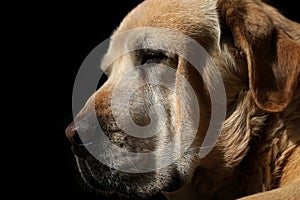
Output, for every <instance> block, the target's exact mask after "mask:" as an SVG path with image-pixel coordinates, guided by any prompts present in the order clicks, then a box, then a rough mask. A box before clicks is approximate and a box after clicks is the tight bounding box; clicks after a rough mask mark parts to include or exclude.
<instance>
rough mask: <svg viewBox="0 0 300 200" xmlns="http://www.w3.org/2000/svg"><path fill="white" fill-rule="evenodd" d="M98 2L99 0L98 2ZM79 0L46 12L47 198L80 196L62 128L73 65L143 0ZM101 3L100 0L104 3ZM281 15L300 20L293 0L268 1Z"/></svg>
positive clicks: (68, 104)
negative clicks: (48, 100) (47, 47)
mask: <svg viewBox="0 0 300 200" xmlns="http://www.w3.org/2000/svg"><path fill="white" fill-rule="evenodd" d="M99 2H100V3H99ZM99 2H98V4H92V3H90V2H86V1H82V2H79V3H72V4H65V5H61V4H55V5H54V4H52V5H49V7H50V8H51V9H50V12H49V11H48V13H47V16H48V20H49V21H48V22H49V25H50V26H49V34H48V35H49V36H48V37H47V40H48V41H50V43H51V44H49V45H50V46H49V47H50V60H49V63H51V66H50V68H49V69H47V71H46V73H47V77H49V79H47V86H49V88H48V91H49V92H48V94H47V95H48V97H49V98H50V100H51V101H50V104H49V107H48V111H47V112H48V113H49V114H48V116H49V119H48V121H47V123H48V124H50V125H47V150H48V153H49V156H48V158H47V159H48V165H47V167H48V174H49V175H50V176H49V178H48V179H47V180H45V181H46V182H47V183H48V184H49V186H48V184H47V187H46V186H45V187H44V188H45V189H46V191H45V194H46V195H45V196H46V197H51V198H61V197H64V196H65V197H67V199H84V197H83V195H82V193H81V192H80V190H79V189H78V186H77V184H76V179H75V177H74V166H75V160H74V157H73V155H72V154H71V149H70V144H69V142H68V141H67V139H66V138H65V135H64V129H65V128H66V126H67V125H68V124H69V123H70V122H71V121H72V110H71V104H72V99H71V95H72V87H73V83H74V80H75V76H76V73H77V70H78V69H79V67H80V65H81V63H82V61H83V60H84V58H85V57H86V56H87V55H88V53H89V52H90V51H91V50H92V49H93V48H94V47H96V46H97V45H98V44H99V43H101V42H102V41H103V40H105V39H107V38H108V37H109V36H110V34H111V32H112V31H113V30H114V29H115V28H116V27H117V25H118V24H119V23H120V21H121V20H122V18H123V17H124V16H125V15H126V14H127V13H128V11H129V10H131V9H132V8H133V7H135V6H136V5H137V4H138V3H139V2H141V0H106V1H99ZM102 2H103V3H102ZM268 2H269V3H271V4H272V5H274V6H275V7H277V8H278V9H279V10H280V11H281V12H282V13H283V14H284V15H285V16H287V17H289V18H290V19H293V20H296V21H298V22H300V14H298V10H297V8H298V6H297V5H296V1H293V0H285V1H282V0H273V1H272V0H268Z"/></svg>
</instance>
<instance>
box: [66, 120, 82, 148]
mask: <svg viewBox="0 0 300 200" xmlns="http://www.w3.org/2000/svg"><path fill="white" fill-rule="evenodd" d="M65 132H66V136H67V138H68V139H69V140H70V142H71V143H72V144H82V142H81V140H80V137H79V135H78V132H77V129H76V126H75V123H74V122H72V123H71V124H70V125H69V126H68V127H67V128H66V130H65Z"/></svg>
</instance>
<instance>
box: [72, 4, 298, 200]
mask: <svg viewBox="0 0 300 200" xmlns="http://www.w3.org/2000/svg"><path fill="white" fill-rule="evenodd" d="M249 2H250V1H249ZM247 3H248V2H247ZM247 3H244V4H243V3H242V4H241V5H240V6H236V7H234V8H230V6H229V5H227V4H226V2H225V3H223V2H222V1H220V2H217V1H214V0H201V1H199V0H197V1H193V0H190V1H189V0H187V1H178V0H168V1H164V0H148V1H144V2H143V3H142V4H140V5H139V6H138V7H137V8H135V9H134V10H133V11H132V12H130V13H129V14H128V16H127V17H126V18H125V19H124V20H123V22H122V23H121V25H120V26H119V28H118V29H117V30H116V32H115V33H114V34H113V36H112V37H111V42H110V47H109V49H108V52H107V54H106V56H105V57H104V58H103V60H102V66H101V67H102V70H103V71H104V72H105V73H106V74H107V76H108V80H107V81H106V82H105V83H104V85H103V86H102V87H101V88H100V89H99V90H97V91H96V92H95V93H94V94H93V96H92V97H91V98H90V99H89V100H88V102H87V104H86V105H85V107H84V108H83V109H82V110H81V112H80V113H79V114H78V115H77V116H76V118H75V119H74V123H73V124H71V125H70V126H69V127H68V128H67V131H66V133H67V136H68V137H69V138H70V140H71V141H73V144H74V145H73V152H74V154H75V156H76V159H77V163H78V168H79V171H80V173H81V176H82V178H83V180H84V181H85V183H86V184H87V185H89V186H90V187H91V188H93V189H94V190H98V191H100V192H103V193H105V194H106V195H107V196H110V195H112V194H115V193H117V194H119V195H120V196H122V197H123V198H126V197H128V198H131V199H132V198H136V199H146V198H151V197H153V196H155V195H157V194H159V193H161V192H168V191H174V190H176V189H178V188H179V187H180V186H182V185H184V184H185V183H187V182H190V181H191V180H192V178H193V176H194V172H195V169H196V168H197V167H199V166H203V167H209V166H210V165H212V163H213V162H212V161H211V160H214V161H216V160H217V161H216V162H219V161H220V160H222V159H224V158H223V156H224V155H222V153H220V149H218V147H220V145H219V146H218V145H217V146H216V147H215V148H214V149H212V152H211V153H210V154H209V155H208V156H206V158H205V159H201V156H199V153H200V146H201V144H202V143H203V140H204V138H205V136H206V133H207V130H208V128H209V122H210V119H211V116H212V110H211V109H212V107H213V106H212V105H213V103H212V102H213V101H212V100H210V95H211V94H210V92H209V85H214V84H216V83H217V82H220V80H216V79H213V78H209V76H210V74H214V70H216V69H215V68H213V66H209V65H210V64H208V66H207V67H206V68H205V72H204V73H201V74H200V73H199V72H198V71H197V70H196V69H195V67H194V66H193V65H192V63H191V62H189V60H187V59H186V58H184V55H187V54H190V53H191V52H193V51H194V49H193V48H190V47H191V42H190V40H188V39H186V38H185V37H184V36H187V37H188V38H191V39H192V40H193V41H196V42H197V43H199V45H201V46H202V47H203V48H204V49H205V50H206V52H207V55H208V56H209V58H208V57H207V58H206V59H211V63H212V65H215V66H216V67H217V70H218V71H219V72H220V74H221V78H222V83H223V84H224V86H225V89H226V95H225V96H219V97H218V98H220V100H221V101H223V104H224V105H225V106H226V107H225V108H226V109H225V112H226V113H227V117H228V116H230V114H231V113H233V112H234V110H235V109H236V105H237V104H238V103H239V101H242V100H243V99H241V98H240V94H241V93H242V92H248V93H249V94H248V95H246V96H248V97H249V99H250V100H249V101H251V102H252V101H253V104H255V105H256V107H257V109H261V110H263V111H266V112H280V111H281V110H282V109H284V108H285V107H286V106H287V104H288V102H289V100H290V98H291V95H292V93H293V91H294V90H295V87H296V86H297V82H298V81H299V67H298V68H293V66H292V67H291V71H290V70H288V68H289V64H287V68H285V69H282V68H280V67H276V66H277V65H276V63H275V61H274V62H270V60H268V59H266V58H265V56H269V55H267V54H270V52H273V50H274V49H271V48H273V45H276V44H275V41H274V42H273V41H271V40H273V39H275V38H274V37H277V35H278V34H279V33H276V34H277V35H275V31H274V30H273V29H274V27H272V26H273V25H272V24H271V23H268V20H269V19H268V18H267V19H264V17H266V16H265V15H263V14H261V19H262V20H261V21H260V22H259V21H258V22H256V23H257V24H247V23H248V22H247V18H246V17H245V16H246V15H245V16H243V17H241V16H240V15H242V14H241V13H239V12H235V11H234V9H247V7H246V5H247ZM243 6H245V7H243ZM229 8H230V9H229ZM252 9H254V10H255V9H257V10H258V11H259V12H257V13H261V10H260V9H259V5H256V4H254V7H253V8H252ZM229 12H231V13H230V14H229ZM253 12H254V11H251V13H248V14H249V15H251V14H253ZM257 13H256V14H257ZM234 15H236V16H235V18H234V17H233V16H234ZM251 17H253V16H251ZM239 19H243V20H245V22H240V21H239ZM235 20H237V21H239V23H245V24H246V25H244V24H243V25H241V24H238V22H235ZM220 21H223V22H224V24H220ZM259 23H260V24H259ZM257 26H261V27H264V29H263V30H255V28H257ZM149 27H150V28H149ZM151 27H152V28H153V29H152V28H151ZM133 29H136V30H138V31H131V30H133ZM160 30H162V32H160ZM176 31H178V32H180V33H181V34H177V32H176ZM253 31H255V33H254V32H253ZM260 31H261V32H263V33H260ZM252 33H253V35H252ZM268 34H269V35H268ZM183 35H184V36H183ZM262 35H263V37H264V38H260V37H261V36H262ZM271 35H272V36H271ZM270 38H271V39H270ZM255 39H256V40H257V41H254V42H253V41H250V40H255ZM277 40H278V39H276V41H277ZM261 43H264V44H261ZM269 43H270V44H269ZM261 45H263V46H264V48H267V49H265V50H267V51H268V52H267V53H264V52H262V50H261V49H260V46H261ZM280 45H281V46H278V48H283V47H284V46H291V47H292V48H295V49H296V50H297V51H299V48H298V47H296V45H295V44H294V43H293V42H290V43H289V41H283V39H282V42H281V44H280ZM297 48H298V49H297ZM269 51H270V52H269ZM275 51H276V50H275ZM274 53H275V54H274V55H275V57H276V54H277V53H278V52H274ZM262 57H263V58H262ZM275 57H274V56H270V59H272V60H276V61H279V62H285V61H284V60H283V59H281V58H279V57H276V59H275ZM199 59H201V58H199ZM280 59H281V60H280ZM291 59H295V61H294V62H295V63H297V62H298V63H299V61H298V60H297V59H298V58H291ZM264 60H265V61H266V60H267V61H266V62H270V63H271V64H272V67H271V66H270V67H269V65H270V64H269V63H264V62H265V61H264ZM199 62H201V61H199ZM292 62H293V60H292ZM166 66H167V67H166ZM262 66H264V67H263V68H262ZM274 69H275V70H274ZM293 70H294V71H293ZM269 72H271V73H273V76H270V77H269V76H264V77H262V75H261V74H264V73H269ZM278 74H284V75H285V76H282V75H280V78H277V76H278ZM288 75H290V76H292V78H291V79H288V80H287V77H286V76H288ZM203 76H205V77H206V78H207V79H204V78H203ZM263 79H265V83H266V85H265V86H264V87H262V85H261V84H260V81H261V80H263ZM204 80H205V81H204ZM207 81H208V82H207ZM162 83H163V84H162ZM275 85H276V87H275ZM285 91H288V92H285ZM282 92H283V93H284V95H283V97H284V98H282ZM223 129H224V128H223ZM100 132H102V133H103V135H102V136H99V133H100ZM221 132H222V131H221ZM76 135H77V137H78V135H79V136H80V140H81V141H75V137H76ZM100 135H101V134H100ZM103 136H105V137H103ZM110 146H113V148H111V147H110ZM87 149H88V150H90V151H93V153H91V152H90V151H87ZM129 155H131V157H128V156H129ZM145 155H147V156H148V157H147V156H145ZM218 160H219V161H218ZM137 163H139V164H137Z"/></svg>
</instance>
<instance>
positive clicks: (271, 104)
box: [218, 0, 300, 112]
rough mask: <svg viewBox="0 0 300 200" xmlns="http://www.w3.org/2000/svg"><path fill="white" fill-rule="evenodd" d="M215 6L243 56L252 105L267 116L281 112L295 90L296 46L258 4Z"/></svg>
mask: <svg viewBox="0 0 300 200" xmlns="http://www.w3.org/2000/svg"><path fill="white" fill-rule="evenodd" d="M260 4H261V5H260ZM218 6H219V13H220V18H221V19H220V20H221V21H222V22H224V24H225V26H227V27H228V28H229V30H230V31H231V34H232V37H233V42H234V45H235V46H236V47H237V48H239V49H241V50H242V51H244V53H245V54H246V56H247V58H246V60H247V65H248V74H249V87H250V90H251V93H252V96H253V98H254V100H255V102H256V104H257V105H258V107H260V108H261V109H263V110H265V111H268V112H281V111H282V110H284V109H285V108H286V106H287V105H288V104H289V102H290V100H291V98H292V96H293V93H294V91H295V89H296V87H298V86H299V79H300V43H298V42H297V41H295V40H293V39H292V37H291V36H289V35H288V33H285V31H284V29H282V28H281V27H279V26H278V24H276V25H275V23H273V21H272V19H271V17H270V16H268V14H267V13H266V12H265V11H264V8H263V3H261V2H258V1H255V0H254V1H251V0H245V1H243V0H242V1H241V0H239V1H236V0H227V1H226V0H219V5H218Z"/></svg>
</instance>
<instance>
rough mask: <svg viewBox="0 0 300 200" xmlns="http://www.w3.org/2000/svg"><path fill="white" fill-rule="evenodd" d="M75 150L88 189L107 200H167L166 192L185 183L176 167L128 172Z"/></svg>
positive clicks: (82, 149) (77, 149) (81, 149)
mask: <svg viewBox="0 0 300 200" xmlns="http://www.w3.org/2000/svg"><path fill="white" fill-rule="evenodd" d="M72 150H73V153H74V155H75V157H76V161H77V167H78V170H79V173H80V177H81V179H82V180H83V182H84V184H85V185H86V186H85V187H88V188H89V191H92V192H93V193H94V194H96V195H100V196H105V197H106V198H107V199H132V200H133V199H135V200H138V199H158V200H159V199H165V198H164V196H163V195H162V194H161V192H162V191H174V190H176V189H178V188H179V187H180V186H181V184H182V181H180V175H179V174H178V173H176V171H177V170H176V169H175V168H174V167H172V166H170V167H168V168H167V169H164V170H162V171H160V172H147V173H127V172H121V171H118V170H116V169H112V168H109V167H108V166H106V165H105V164H102V163H101V162H99V161H98V160H97V159H96V158H94V157H93V156H92V155H91V154H89V152H88V151H87V150H86V149H85V148H84V147H83V146H73V147H72Z"/></svg>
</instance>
